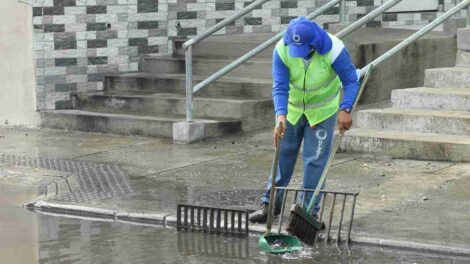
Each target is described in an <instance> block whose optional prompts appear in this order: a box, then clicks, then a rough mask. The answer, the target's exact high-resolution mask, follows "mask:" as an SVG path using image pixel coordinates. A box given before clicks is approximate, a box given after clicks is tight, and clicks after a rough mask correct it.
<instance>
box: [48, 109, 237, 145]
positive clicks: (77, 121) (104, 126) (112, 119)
mask: <svg viewBox="0 0 470 264" xmlns="http://www.w3.org/2000/svg"><path fill="white" fill-rule="evenodd" d="M40 115H41V120H42V126H45V127H49V128H58V129H72V130H80V131H86V132H102V133H115V134H123V135H139V136H149V137H167V138H172V137H173V124H174V123H176V122H181V121H184V120H185V119H184V117H182V116H176V115H162V116H158V117H154V116H138V115H129V114H113V113H101V112H91V111H83V110H45V111H41V112H40ZM194 122H196V123H201V124H204V137H205V138H208V137H219V136H223V135H226V134H229V133H234V132H238V131H240V130H241V122H240V121H236V120H209V119H207V120H206V119H198V120H195V121H194Z"/></svg>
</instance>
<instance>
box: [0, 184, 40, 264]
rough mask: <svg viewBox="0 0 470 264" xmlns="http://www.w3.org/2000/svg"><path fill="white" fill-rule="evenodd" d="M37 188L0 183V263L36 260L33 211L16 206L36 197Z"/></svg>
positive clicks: (36, 231) (36, 234)
mask: <svg viewBox="0 0 470 264" xmlns="http://www.w3.org/2000/svg"><path fill="white" fill-rule="evenodd" d="M36 190H37V188H35V187H33V188H32V187H31V186H24V185H4V184H1V185H0V234H1V239H0V259H1V261H0V262H2V263H37V262H38V248H37V247H38V242H37V241H38V230H37V217H36V215H35V214H33V213H31V212H28V211H26V210H25V209H23V208H21V207H20V205H21V204H24V203H26V202H28V201H31V200H32V199H33V198H34V197H35V196H36Z"/></svg>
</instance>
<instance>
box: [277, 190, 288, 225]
mask: <svg viewBox="0 0 470 264" xmlns="http://www.w3.org/2000/svg"><path fill="white" fill-rule="evenodd" d="M286 197H287V191H286V190H284V193H283V195H282V206H281V215H280V217H279V227H278V228H277V233H278V234H280V233H281V228H282V221H283V220H284V209H285V207H286Z"/></svg>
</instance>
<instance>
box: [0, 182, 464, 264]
mask: <svg viewBox="0 0 470 264" xmlns="http://www.w3.org/2000/svg"><path fill="white" fill-rule="evenodd" d="M0 191H1V192H0V194H1V195H0V196H1V197H0V198H1V199H0V232H1V234H2V240H1V241H0V258H1V259H2V263H41V264H47V263H98V264H104V263H126V264H127V263H468V260H469V259H461V258H450V257H448V256H439V255H430V254H421V253H419V254H418V253H416V252H404V251H391V250H384V249H381V248H374V247H368V248H366V247H359V246H355V247H353V248H352V252H353V254H352V256H351V257H348V256H346V255H342V256H340V255H338V251H337V250H336V248H335V247H334V246H332V245H331V246H328V247H325V246H319V247H318V248H309V249H306V250H304V251H302V252H300V253H296V254H288V255H282V256H272V255H269V254H266V253H263V252H260V250H259V249H258V247H257V239H258V237H257V236H251V237H248V238H236V237H224V236H217V235H208V234H202V233H191V232H178V231H176V230H174V229H168V228H163V227H155V226H139V225H131V224H125V223H117V222H104V221H90V220H83V219H74V218H66V217H56V216H50V215H46V214H34V213H31V212H28V211H26V210H25V209H23V208H21V207H19V206H18V205H20V204H23V203H25V202H27V201H29V200H31V199H32V197H34V196H35V188H31V187H21V186H16V185H15V186H6V185H0ZM343 250H345V249H343Z"/></svg>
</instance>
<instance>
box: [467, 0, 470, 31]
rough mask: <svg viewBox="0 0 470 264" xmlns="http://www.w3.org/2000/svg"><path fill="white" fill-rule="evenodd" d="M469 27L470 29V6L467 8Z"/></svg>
mask: <svg viewBox="0 0 470 264" xmlns="http://www.w3.org/2000/svg"><path fill="white" fill-rule="evenodd" d="M467 27H468V28H470V4H469V5H468V6H467Z"/></svg>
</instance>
